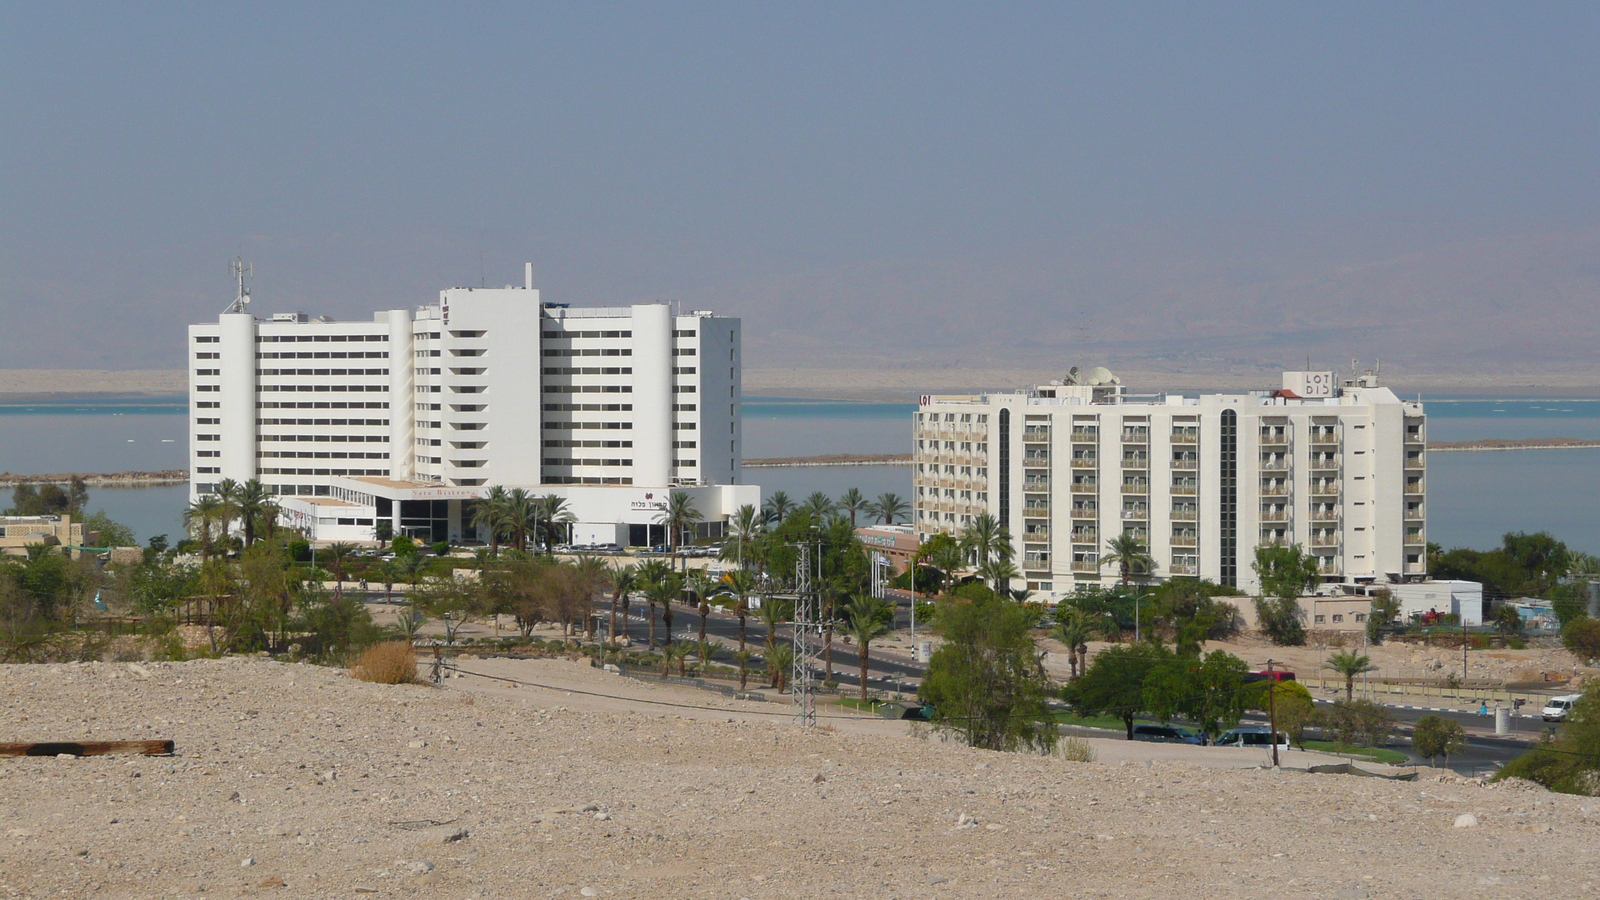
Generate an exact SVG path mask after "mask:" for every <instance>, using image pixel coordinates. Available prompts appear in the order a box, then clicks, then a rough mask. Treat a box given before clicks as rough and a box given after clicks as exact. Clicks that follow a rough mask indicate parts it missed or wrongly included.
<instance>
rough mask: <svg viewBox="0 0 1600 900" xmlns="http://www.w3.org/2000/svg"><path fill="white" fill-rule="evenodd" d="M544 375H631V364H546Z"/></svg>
mask: <svg viewBox="0 0 1600 900" xmlns="http://www.w3.org/2000/svg"><path fill="white" fill-rule="evenodd" d="M544 374H546V375H632V374H633V367H632V366H621V367H618V366H565V367H560V366H546V367H545V369H544Z"/></svg>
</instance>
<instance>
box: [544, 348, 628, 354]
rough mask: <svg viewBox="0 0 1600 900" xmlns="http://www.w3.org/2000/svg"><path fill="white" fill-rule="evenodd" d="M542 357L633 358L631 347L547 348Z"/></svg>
mask: <svg viewBox="0 0 1600 900" xmlns="http://www.w3.org/2000/svg"><path fill="white" fill-rule="evenodd" d="M540 355H541V356H632V355H633V350H632V348H629V347H546V348H544V350H542V351H541V352H540Z"/></svg>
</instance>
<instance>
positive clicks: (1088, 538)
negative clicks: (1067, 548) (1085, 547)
mask: <svg viewBox="0 0 1600 900" xmlns="http://www.w3.org/2000/svg"><path fill="white" fill-rule="evenodd" d="M1071 537H1072V543H1074V544H1098V543H1100V538H1099V533H1098V532H1096V531H1094V530H1092V529H1091V530H1088V531H1074V532H1072V535H1071Z"/></svg>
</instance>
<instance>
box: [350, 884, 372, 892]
mask: <svg viewBox="0 0 1600 900" xmlns="http://www.w3.org/2000/svg"><path fill="white" fill-rule="evenodd" d="M351 890H353V891H355V892H356V893H358V894H376V893H377V892H378V889H377V888H375V887H373V886H371V885H368V884H358V885H356V886H355V887H353V888H351Z"/></svg>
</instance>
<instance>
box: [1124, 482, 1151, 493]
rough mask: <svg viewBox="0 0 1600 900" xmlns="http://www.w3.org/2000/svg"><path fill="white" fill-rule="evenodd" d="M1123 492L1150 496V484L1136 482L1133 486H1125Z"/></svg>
mask: <svg viewBox="0 0 1600 900" xmlns="http://www.w3.org/2000/svg"><path fill="white" fill-rule="evenodd" d="M1122 492H1123V493H1124V494H1148V493H1150V482H1148V481H1135V482H1133V483H1132V484H1124V485H1123V486H1122Z"/></svg>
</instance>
